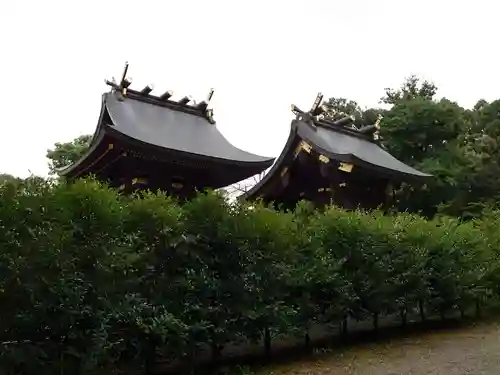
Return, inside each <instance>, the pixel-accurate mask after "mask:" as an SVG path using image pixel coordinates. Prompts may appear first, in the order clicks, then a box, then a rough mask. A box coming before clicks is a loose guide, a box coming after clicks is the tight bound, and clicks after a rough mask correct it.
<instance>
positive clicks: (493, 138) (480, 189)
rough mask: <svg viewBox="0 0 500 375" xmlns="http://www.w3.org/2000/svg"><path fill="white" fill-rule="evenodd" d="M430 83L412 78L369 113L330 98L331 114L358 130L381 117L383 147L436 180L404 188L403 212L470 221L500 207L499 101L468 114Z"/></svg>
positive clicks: (400, 193)
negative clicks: (350, 118) (438, 95)
mask: <svg viewBox="0 0 500 375" xmlns="http://www.w3.org/2000/svg"><path fill="white" fill-rule="evenodd" d="M437 90H438V88H437V87H436V85H434V84H433V83H432V82H429V81H425V80H424V81H422V80H420V79H419V78H418V77H415V76H411V77H408V78H407V79H406V80H405V81H404V82H403V84H402V85H401V86H400V87H399V88H397V89H391V88H387V89H385V95H384V96H383V97H382V98H381V104H384V105H386V106H387V105H390V107H389V108H388V109H380V108H365V109H362V108H361V106H360V105H359V104H358V103H357V102H356V101H353V100H349V99H345V98H330V99H329V101H328V104H329V106H330V110H331V111H332V112H334V113H339V114H342V115H345V114H347V115H354V116H355V118H356V125H358V126H359V125H368V124H372V123H373V122H374V121H375V119H376V116H377V115H378V114H382V115H383V116H384V118H383V120H382V123H381V126H382V129H381V138H382V140H383V144H384V145H385V146H386V147H387V148H388V150H389V151H390V152H391V153H392V154H393V155H394V156H395V157H396V158H398V159H399V160H401V161H403V162H405V163H407V164H409V165H412V166H414V167H416V168H418V169H420V170H422V171H424V172H427V173H431V174H432V175H434V178H433V179H432V180H431V181H430V182H429V183H427V184H426V185H424V186H408V185H403V186H401V187H400V188H398V190H397V196H398V209H399V210H400V211H410V212H420V213H422V214H424V215H425V216H427V217H432V216H434V215H436V214H438V213H440V214H447V215H452V216H458V217H462V218H472V217H477V216H480V215H481V213H482V212H483V210H484V208H486V207H491V206H496V205H498V203H499V199H500V197H499V196H498V193H497V192H496V188H495V186H496V185H497V181H498V179H499V178H500V167H499V161H500V160H499V156H500V154H499V151H500V148H499V145H500V143H499V142H500V100H497V101H494V102H491V103H488V102H487V101H485V100H483V99H481V100H478V102H477V104H476V105H475V106H474V108H472V109H465V108H463V107H461V106H460V105H459V104H457V103H455V102H452V101H450V100H448V99H446V98H439V99H438V98H436V93H437Z"/></svg>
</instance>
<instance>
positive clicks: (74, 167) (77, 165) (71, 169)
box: [56, 131, 104, 177]
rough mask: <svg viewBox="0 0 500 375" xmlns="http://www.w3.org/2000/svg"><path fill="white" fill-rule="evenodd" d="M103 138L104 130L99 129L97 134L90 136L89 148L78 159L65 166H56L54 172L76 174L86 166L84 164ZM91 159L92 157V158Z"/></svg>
mask: <svg viewBox="0 0 500 375" xmlns="http://www.w3.org/2000/svg"><path fill="white" fill-rule="evenodd" d="M103 139H104V132H103V131H99V132H98V134H95V135H94V137H93V138H92V143H91V146H90V147H89V149H88V150H87V151H86V152H85V154H83V156H82V157H80V159H78V160H77V161H76V162H74V163H73V164H70V165H68V166H66V167H62V168H58V169H56V173H57V174H58V175H60V176H63V177H64V176H72V175H74V174H76V175H78V174H79V173H78V170H79V169H81V168H86V164H87V163H88V162H89V160H90V159H91V158H92V156H94V154H95V153H96V150H97V149H98V148H99V146H100V145H101V142H102V140H103ZM92 159H93V158H92Z"/></svg>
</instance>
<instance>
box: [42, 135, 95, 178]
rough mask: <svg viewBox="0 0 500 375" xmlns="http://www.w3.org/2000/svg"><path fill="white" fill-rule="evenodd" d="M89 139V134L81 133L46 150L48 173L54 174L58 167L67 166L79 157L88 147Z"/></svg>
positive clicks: (90, 137)
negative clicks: (69, 140)
mask: <svg viewBox="0 0 500 375" xmlns="http://www.w3.org/2000/svg"><path fill="white" fill-rule="evenodd" d="M91 139H92V136H91V135H88V134H86V135H81V136H79V137H77V138H75V139H74V140H72V141H71V142H65V143H59V142H57V143H56V144H55V145H54V148H52V149H49V150H47V155H46V156H47V159H49V173H50V174H55V173H57V172H56V171H57V170H58V169H60V168H64V167H67V166H68V165H70V164H72V163H74V162H76V161H77V160H78V159H80V157H82V156H83V154H84V153H85V151H87V149H88V148H89V145H90V141H91Z"/></svg>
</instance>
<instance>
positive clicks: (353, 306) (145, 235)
mask: <svg viewBox="0 0 500 375" xmlns="http://www.w3.org/2000/svg"><path fill="white" fill-rule="evenodd" d="M496 217H497V215H496V214H494V215H491V217H488V218H487V219H486V218H485V219H484V220H470V221H468V222H461V221H460V220H459V219H453V218H449V217H438V218H436V219H433V220H426V219H424V218H422V217H420V216H416V215H413V214H398V215H395V216H387V215H384V214H383V213H380V212H373V213H370V214H368V213H364V212H360V211H358V212H356V211H355V212H345V211H342V210H340V209H338V208H336V207H329V208H327V209H326V210H324V211H315V210H313V209H311V208H310V207H309V206H308V205H307V204H301V205H299V206H298V207H297V209H296V210H295V211H294V212H287V213H285V212H279V211H274V210H272V209H269V208H267V207H263V206H260V205H253V206H248V205H246V204H243V205H239V204H230V203H228V202H227V200H226V199H225V197H223V196H220V195H218V194H215V193H206V194H201V195H199V196H198V197H197V198H196V199H194V200H192V201H191V202H188V203H186V204H183V205H179V204H177V202H176V201H175V200H173V199H171V198H168V197H166V196H163V195H161V194H158V195H156V194H146V195H144V196H143V197H142V198H136V197H124V196H120V195H119V194H117V192H116V191H114V190H112V189H109V188H107V187H106V186H102V185H101V184H99V183H97V182H95V181H92V180H81V181H78V182H76V183H72V184H65V183H53V182H50V181H45V180H43V179H37V178H30V179H27V180H24V181H20V182H15V183H5V184H3V185H1V187H0V248H1V249H2V251H1V252H0V305H1V306H2V310H1V313H0V317H1V319H0V373H3V374H35V373H36V374H43V373H47V374H53V373H58V374H69V373H71V374H75V373H76V374H82V373H85V374H92V373H97V372H98V371H103V370H105V371H106V372H108V373H109V372H110V371H111V369H119V368H121V366H125V367H128V368H130V367H132V368H133V367H134V366H142V368H144V369H145V371H146V373H151V372H152V369H153V368H154V365H155V364H156V363H158V361H159V360H166V361H169V362H170V363H173V362H176V361H177V362H178V363H183V364H186V365H192V364H194V363H196V359H197V358H200V355H201V353H202V351H203V350H205V351H206V350H209V351H210V352H211V356H212V359H213V360H217V359H218V358H219V357H220V356H221V355H223V354H224V350H225V348H227V346H228V345H230V344H247V343H251V342H255V343H261V345H262V347H263V352H265V353H266V354H268V355H269V354H270V352H271V349H272V342H273V340H274V338H275V337H276V336H278V335H288V336H293V335H295V336H296V337H299V338H302V339H303V340H304V342H305V343H306V344H308V343H309V341H310V340H309V330H310V329H311V327H313V326H314V325H317V324H320V325H322V326H323V327H324V329H325V330H327V331H328V330H330V331H331V332H332V333H333V332H337V331H338V330H339V329H340V331H341V332H342V334H343V335H346V334H347V333H348V326H349V323H348V322H349V321H350V319H357V320H365V319H370V320H372V322H373V327H374V329H377V327H378V326H379V319H380V317H383V316H388V315H390V316H398V317H399V320H400V322H401V324H402V325H405V324H406V322H407V321H408V319H409V317H413V318H414V317H415V316H418V317H420V319H422V320H425V319H428V318H429V317H435V316H438V317H439V316H441V317H443V318H446V317H447V316H450V315H451V314H457V313H458V314H461V315H468V314H472V313H473V314H479V313H481V311H484V309H485V308H488V307H489V306H493V305H495V304H497V302H498V299H499V297H500V294H499V292H500V290H499V287H498V286H499V285H500V280H499V275H500V273H499V272H498V269H499V265H500V261H499V259H498V254H499V250H500V242H499V241H498V238H499V237H498V233H497V228H498V219H496Z"/></svg>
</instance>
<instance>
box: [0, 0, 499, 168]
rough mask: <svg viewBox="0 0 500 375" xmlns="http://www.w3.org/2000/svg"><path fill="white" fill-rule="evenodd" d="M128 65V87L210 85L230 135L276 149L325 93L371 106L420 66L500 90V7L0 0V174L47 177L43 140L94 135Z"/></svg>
mask: <svg viewBox="0 0 500 375" xmlns="http://www.w3.org/2000/svg"><path fill="white" fill-rule="evenodd" d="M126 60H128V61H129V62H130V70H129V75H130V76H131V77H132V78H133V85H132V87H141V86H142V85H145V84H147V83H153V84H154V86H155V88H156V90H158V91H164V90H167V89H172V90H174V92H175V96H176V97H181V96H184V95H192V96H193V97H194V98H195V99H198V100H201V99H203V98H204V97H205V96H206V94H207V92H208V90H209V89H210V87H214V88H215V90H216V91H215V95H214V98H213V102H212V106H213V108H214V112H215V118H216V120H217V124H218V127H219V129H220V130H221V132H222V133H223V134H224V135H225V136H226V137H227V138H228V139H229V140H230V141H231V142H232V143H233V144H235V145H236V146H238V147H240V148H243V149H245V150H247V151H250V152H253V153H257V154H261V155H265V156H276V155H278V154H279V152H280V150H281V148H282V147H283V145H284V142H285V141H286V138H287V136H288V130H289V124H290V120H291V118H292V115H291V112H290V110H289V108H290V104H291V103H295V104H297V105H299V107H304V108H306V109H307V107H309V106H310V105H311V103H312V102H313V101H314V98H315V95H316V93H317V92H318V91H322V92H323V93H324V94H325V95H326V96H341V97H348V98H352V99H356V100H357V101H358V102H359V103H360V104H362V105H366V106H372V105H376V104H377V102H378V99H379V98H380V97H381V96H382V94H383V89H384V87H388V86H397V85H399V84H400V83H401V82H402V80H403V79H404V77H405V76H408V75H410V74H417V75H420V76H422V77H424V78H429V79H432V80H433V81H434V82H435V83H436V84H437V85H438V86H439V88H440V92H439V94H440V95H442V96H446V97H448V98H450V99H452V100H456V101H458V102H459V103H460V104H462V105H464V106H472V105H473V104H474V103H475V102H476V101H477V99H479V98H485V99H487V100H493V99H496V98H499V97H500V2H498V1H495V0H475V1H467V0H458V1H452V0H433V1H429V0H420V1H409V0H346V1H338V0H324V1H321V0H307V1H306V0H303V1H299V0H287V1H285V0H281V1H279V0H274V1H272V0H266V1H264V0H253V1H230V0H225V1H222V0H220V1H208V0H204V1H203V0H196V1H195V0H186V1H171V0H163V1H146V0H144V1H125V0H122V1H114V0H113V1H111V0H106V1H95V0H94V1H92V0H87V1H67V0H66V1H55V0H45V1H40V0H29V1H28V0H24V1H23V0H17V1H8V0H2V1H0V84H1V88H0V130H1V132H0V173H1V172H4V173H11V174H15V175H19V176H26V175H28V174H29V170H30V171H31V172H33V173H35V174H46V172H47V168H46V165H47V161H46V159H45V153H46V150H47V148H49V147H51V146H52V145H53V144H54V142H57V141H68V140H71V139H73V138H75V137H76V136H78V135H81V134H86V133H92V132H93V131H94V129H95V126H96V122H97V118H98V114H99V109H100V99H101V93H102V92H103V91H104V90H107V87H106V86H105V85H104V79H105V78H111V76H116V77H117V78H118V77H119V75H120V73H121V70H122V68H123V64H124V62H125V61H126Z"/></svg>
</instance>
